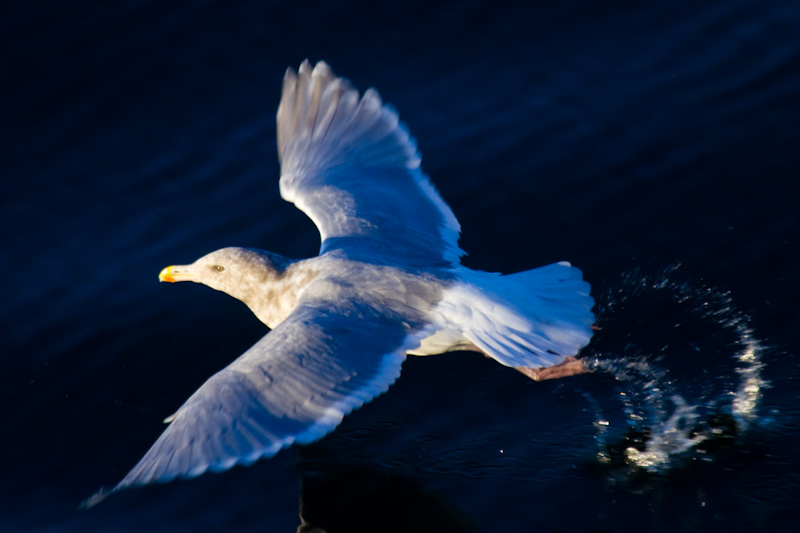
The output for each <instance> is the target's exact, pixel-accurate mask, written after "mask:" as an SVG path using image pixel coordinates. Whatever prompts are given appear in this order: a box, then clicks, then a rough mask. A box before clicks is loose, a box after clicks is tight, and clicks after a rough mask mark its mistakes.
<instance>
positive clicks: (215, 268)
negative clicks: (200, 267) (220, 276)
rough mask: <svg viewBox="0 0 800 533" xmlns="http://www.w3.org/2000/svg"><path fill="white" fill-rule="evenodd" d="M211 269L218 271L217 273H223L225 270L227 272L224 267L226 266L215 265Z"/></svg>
mask: <svg viewBox="0 0 800 533" xmlns="http://www.w3.org/2000/svg"><path fill="white" fill-rule="evenodd" d="M211 268H213V269H214V270H216V271H217V272H222V271H223V270H225V267H224V266H222V265H214V266H213V267H211Z"/></svg>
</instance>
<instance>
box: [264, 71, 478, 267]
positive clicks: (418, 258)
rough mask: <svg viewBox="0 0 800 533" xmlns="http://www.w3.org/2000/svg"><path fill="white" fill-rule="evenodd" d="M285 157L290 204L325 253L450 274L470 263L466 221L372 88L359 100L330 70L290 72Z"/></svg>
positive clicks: (282, 115) (283, 116)
mask: <svg viewBox="0 0 800 533" xmlns="http://www.w3.org/2000/svg"><path fill="white" fill-rule="evenodd" d="M278 155H279V157H280V161H281V180H280V188H281V196H282V197H283V198H284V199H285V200H288V201H289V202H292V203H294V204H295V205H296V206H297V207H298V208H300V209H301V210H302V211H303V212H305V213H306V214H307V215H308V216H309V217H310V218H311V220H312V221H314V224H316V226H317V228H318V229H319V232H320V235H321V237H322V245H321V247H320V254H323V253H325V252H327V251H330V250H337V249H338V250H343V251H344V252H346V253H347V254H348V255H349V256H350V257H351V258H354V259H361V260H366V261H379V262H382V263H388V264H396V265H405V266H447V265H451V264H456V263H458V262H459V257H460V256H461V255H463V254H464V252H463V251H462V250H461V249H460V248H459V247H458V235H459V232H460V226H459V224H458V221H457V220H456V217H455V215H453V212H452V210H451V209H450V207H449V206H448V205H447V204H446V203H445V202H444V200H442V198H441V196H439V193H438V192H437V191H436V189H435V188H434V186H433V185H432V184H431V182H430V181H429V180H428V177H427V176H426V175H425V174H423V173H422V170H421V169H420V156H419V153H418V152H417V147H416V143H415V142H414V140H413V139H412V138H411V137H410V136H409V133H408V130H407V129H406V127H405V125H403V124H402V123H401V122H400V121H399V118H398V116H397V113H396V112H395V111H394V110H393V109H392V108H391V107H389V106H386V105H383V104H382V102H381V98H380V96H379V95H378V93H377V92H376V91H375V90H373V89H368V90H367V91H366V92H365V93H364V95H363V96H361V97H360V98H359V94H358V91H356V90H355V89H354V88H353V87H352V86H351V85H350V83H348V82H347V80H345V79H343V78H337V77H336V76H335V75H334V74H333V72H331V69H330V67H328V65H327V64H325V63H324V62H322V61H320V62H319V63H317V65H316V66H315V67H314V68H313V70H312V68H311V66H310V65H309V63H308V61H304V62H303V64H302V65H300V69H299V71H298V72H297V73H295V72H294V71H293V70H291V69H289V70H288V71H287V72H286V77H285V78H284V80H283V95H282V97H281V103H280V106H279V107H278Z"/></svg>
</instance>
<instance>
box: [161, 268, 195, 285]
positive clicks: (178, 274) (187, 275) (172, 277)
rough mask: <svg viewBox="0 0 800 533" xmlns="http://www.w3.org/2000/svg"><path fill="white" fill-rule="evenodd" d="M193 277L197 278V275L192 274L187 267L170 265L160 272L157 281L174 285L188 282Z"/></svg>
mask: <svg viewBox="0 0 800 533" xmlns="http://www.w3.org/2000/svg"><path fill="white" fill-rule="evenodd" d="M194 277H197V274H195V273H194V272H192V271H191V270H190V269H189V267H188V266H181V265H177V266H176V265H172V266H168V267H167V268H165V269H164V270H162V271H161V273H160V274H159V275H158V281H166V282H167V283H175V282H176V281H190V280H191V279H192V278H194Z"/></svg>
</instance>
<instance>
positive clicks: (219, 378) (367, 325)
mask: <svg viewBox="0 0 800 533" xmlns="http://www.w3.org/2000/svg"><path fill="white" fill-rule="evenodd" d="M414 327H415V326H414V325H412V324H409V323H408V321H407V317H406V321H403V320H402V319H401V318H400V317H396V318H395V317H391V316H387V315H386V314H384V313H381V312H379V311H377V310H376V309H374V308H373V307H371V306H369V305H367V304H364V303H349V304H341V303H339V304H336V307H335V308H334V306H333V304H328V303H324V302H311V303H310V304H309V303H306V305H304V306H302V307H298V308H297V309H296V310H295V311H294V312H293V313H292V314H291V315H290V316H289V318H287V319H286V320H285V321H284V322H282V323H281V324H280V325H279V326H278V327H276V328H275V329H274V330H273V331H271V332H270V333H268V334H267V335H266V336H265V337H264V338H262V339H261V340H260V341H259V342H258V343H256V344H255V345H254V346H253V347H252V348H250V349H249V350H248V351H247V352H245V353H244V354H243V355H242V356H241V357H239V358H238V359H236V360H235V361H234V362H233V363H231V364H230V365H229V366H227V367H226V368H224V369H223V370H221V371H220V372H218V373H217V374H215V375H214V376H212V377H211V378H210V379H209V380H208V381H206V382H205V384H203V386H201V387H200V388H199V389H198V390H197V392H195V393H194V394H193V395H192V396H191V397H190V398H189V399H188V400H187V401H186V403H185V404H183V406H182V407H181V408H180V409H179V410H178V412H177V413H175V414H174V415H173V416H172V417H170V418H169V419H168V421H170V425H169V427H168V428H167V429H166V430H165V431H164V433H162V434H161V436H160V437H159V438H158V440H157V441H156V442H155V444H153V446H152V447H151V448H150V450H149V451H148V452H147V453H146V454H145V456H144V457H143V458H142V459H141V460H140V461H139V463H138V464H137V465H136V466H135V467H134V468H133V470H131V471H130V472H129V473H128V475H126V476H125V478H124V479H123V480H122V481H121V482H120V483H119V484H118V485H117V486H116V487H114V489H113V490H112V491H111V492H115V491H118V490H120V489H123V488H126V487H130V486H135V485H145V484H148V483H153V482H166V481H169V480H172V479H174V478H176V477H194V476H198V475H200V474H202V473H203V472H205V471H207V470H212V471H221V470H226V469H228V468H230V467H232V466H233V465H235V464H250V463H252V462H254V461H255V460H257V459H259V458H261V457H268V456H272V455H274V454H275V453H276V452H278V450H280V449H281V448H284V447H286V446H289V445H291V444H292V443H294V442H298V443H301V444H304V443H309V442H312V441H314V440H316V439H319V438H321V437H322V436H324V435H325V434H327V433H329V432H330V431H332V430H333V429H334V428H335V427H336V426H337V425H338V424H339V423H340V422H341V421H342V418H343V417H344V415H345V414H347V413H349V412H350V411H352V410H353V409H355V408H357V407H360V406H361V405H362V404H364V403H365V402H368V401H369V400H371V399H372V398H373V397H375V396H377V395H379V394H381V393H383V392H385V391H386V389H388V388H389V386H390V385H391V384H392V383H394V381H395V380H396V379H397V377H398V376H399V375H400V366H401V364H402V363H403V361H404V359H405V354H406V351H407V350H410V349H413V348H415V347H416V346H417V345H418V344H419V336H420V335H421V332H419V331H417V332H416V333H415V332H413V331H412V328H414ZM108 494H109V493H108V492H103V491H101V492H100V493H98V494H96V495H95V496H92V498H90V499H89V500H87V501H86V502H85V505H86V506H91V505H94V504H96V503H98V502H99V501H101V500H102V499H103V498H104V497H105V496H107V495H108Z"/></svg>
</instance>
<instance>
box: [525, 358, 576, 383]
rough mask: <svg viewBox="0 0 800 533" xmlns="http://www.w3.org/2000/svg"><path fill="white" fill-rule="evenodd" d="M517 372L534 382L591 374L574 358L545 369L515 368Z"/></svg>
mask: <svg viewBox="0 0 800 533" xmlns="http://www.w3.org/2000/svg"><path fill="white" fill-rule="evenodd" d="M515 370H518V371H520V372H522V373H523V374H525V375H526V376H528V377H529V378H531V379H532V380H534V381H544V380H546V379H556V378H566V377H569V376H574V375H576V374H586V373H589V372H591V370H589V369H588V368H586V365H584V364H583V361H581V360H580V359H576V358H575V357H567V358H566V359H564V360H563V361H562V362H560V363H559V364H557V365H553V366H549V367H547V368H528V367H525V366H520V367H516V368H515Z"/></svg>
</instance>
